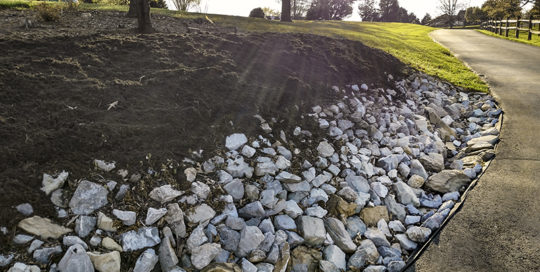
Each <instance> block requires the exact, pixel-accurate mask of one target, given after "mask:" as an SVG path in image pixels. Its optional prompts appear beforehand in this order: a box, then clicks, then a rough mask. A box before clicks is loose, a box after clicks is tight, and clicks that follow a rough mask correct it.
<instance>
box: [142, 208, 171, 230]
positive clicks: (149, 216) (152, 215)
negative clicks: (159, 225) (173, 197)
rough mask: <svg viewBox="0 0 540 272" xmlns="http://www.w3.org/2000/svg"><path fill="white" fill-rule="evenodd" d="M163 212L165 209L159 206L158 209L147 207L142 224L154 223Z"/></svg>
mask: <svg viewBox="0 0 540 272" xmlns="http://www.w3.org/2000/svg"><path fill="white" fill-rule="evenodd" d="M165 214H167V209H165V208H160V209H154V208H148V212H147V213H146V220H145V221H144V224H145V225H147V226H149V225H152V224H154V223H156V222H157V221H158V220H159V219H161V217H163V216H164V215H165Z"/></svg>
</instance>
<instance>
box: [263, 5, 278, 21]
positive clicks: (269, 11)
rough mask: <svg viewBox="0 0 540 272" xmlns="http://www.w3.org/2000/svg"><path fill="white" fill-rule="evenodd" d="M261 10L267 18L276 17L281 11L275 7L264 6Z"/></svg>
mask: <svg viewBox="0 0 540 272" xmlns="http://www.w3.org/2000/svg"><path fill="white" fill-rule="evenodd" d="M262 10H263V12H264V15H265V16H266V17H267V18H276V17H279V16H280V15H281V13H280V12H279V11H277V10H275V9H271V8H269V7H264V8H262Z"/></svg>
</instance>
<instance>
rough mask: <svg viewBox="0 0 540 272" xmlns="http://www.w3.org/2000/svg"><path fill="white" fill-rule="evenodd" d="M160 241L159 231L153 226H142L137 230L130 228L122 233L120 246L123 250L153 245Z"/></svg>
mask: <svg viewBox="0 0 540 272" xmlns="http://www.w3.org/2000/svg"><path fill="white" fill-rule="evenodd" d="M160 242H161V239H160V238H159V231H158V229H157V228H155V227H144V228H140V229H138V230H137V231H135V230H132V231H128V232H126V233H124V234H122V248H123V249H124V251H135V250H139V249H143V248H147V247H153V246H155V245H157V244H159V243H160Z"/></svg>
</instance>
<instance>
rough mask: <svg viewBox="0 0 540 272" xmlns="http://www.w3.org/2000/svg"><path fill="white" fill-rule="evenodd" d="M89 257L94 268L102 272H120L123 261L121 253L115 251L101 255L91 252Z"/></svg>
mask: <svg viewBox="0 0 540 272" xmlns="http://www.w3.org/2000/svg"><path fill="white" fill-rule="evenodd" d="M88 256H89V257H90V260H91V261H92V263H93V264H94V268H95V269H96V270H97V271H101V272H105V271H107V272H120V266H121V259H120V252H118V251H113V252H109V253H103V254H100V253H98V252H89V253H88Z"/></svg>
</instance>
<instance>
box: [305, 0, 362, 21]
mask: <svg viewBox="0 0 540 272" xmlns="http://www.w3.org/2000/svg"><path fill="white" fill-rule="evenodd" d="M354 2H355V0H314V1H313V2H311V6H310V7H309V9H308V11H307V14H306V19H308V20H342V19H343V18H345V17H347V16H349V15H351V14H352V12H353V8H352V4H353V3H354Z"/></svg>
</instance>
